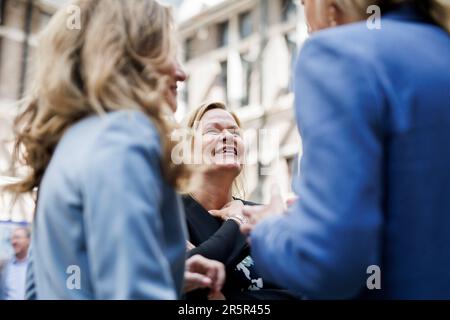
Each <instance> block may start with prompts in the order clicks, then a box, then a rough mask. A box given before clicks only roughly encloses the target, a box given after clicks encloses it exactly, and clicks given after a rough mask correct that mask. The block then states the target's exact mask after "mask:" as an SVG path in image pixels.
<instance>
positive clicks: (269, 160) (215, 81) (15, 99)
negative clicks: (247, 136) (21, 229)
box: [0, 0, 307, 260]
mask: <svg viewBox="0 0 450 320" xmlns="http://www.w3.org/2000/svg"><path fill="white" fill-rule="evenodd" d="M92 1H95V0H92ZM130 1H133V0H130ZM67 2H68V1H66V0H0V10H1V13H0V142H1V144H0V184H5V183H8V182H10V181H13V180H14V178H15V177H11V176H9V175H8V173H7V169H8V166H9V162H10V160H11V147H12V144H11V140H12V139H13V133H12V129H11V126H12V121H13V119H14V116H15V115H16V114H17V111H18V108H19V101H20V99H21V98H22V97H23V96H24V94H25V93H26V90H27V89H28V88H29V84H30V79H31V76H32V72H33V63H34V62H35V61H34V51H35V48H36V45H37V44H38V35H39V32H40V31H41V30H42V29H43V27H45V25H46V24H47V23H48V22H49V20H50V18H51V16H52V15H53V14H54V12H55V11H56V10H57V9H58V8H60V7H61V6H63V5H64V4H65V3H67ZM161 2H163V3H166V4H168V5H171V6H173V7H174V15H175V17H176V23H177V26H178V37H179V43H180V50H179V59H180V61H181V62H182V64H183V66H184V67H185V70H186V72H187V74H188V80H187V81H186V82H185V83H184V84H183V85H182V86H181V87H180V92H179V108H178V111H177V114H176V117H177V119H182V118H183V117H184V116H185V115H186V114H187V113H188V112H189V110H190V109H192V108H194V107H196V106H198V105H200V104H201V103H203V102H206V101H222V102H225V103H226V104H227V105H228V106H229V107H230V108H231V109H233V110H234V111H235V112H236V113H237V115H238V116H239V117H240V118H241V120H242V122H243V126H244V129H252V130H253V131H254V132H256V133H259V134H255V137H254V139H253V140H251V141H249V144H248V148H249V152H250V154H252V156H253V157H254V159H256V160H257V161H256V162H255V163H254V164H252V165H248V166H247V167H246V170H245V181H246V186H245V187H246V188H245V189H246V198H247V199H249V200H252V201H256V202H265V201H267V198H268V196H269V190H270V186H271V185H272V184H273V183H278V184H279V186H280V187H281V190H282V192H283V195H284V196H285V197H290V196H292V195H293V191H292V190H291V183H290V181H291V178H292V175H293V174H298V173H299V172H298V161H299V159H300V157H301V140H300V137H299V135H298V132H297V129H296V124H295V117H294V112H293V103H294V96H293V93H292V79H293V77H292V71H293V69H294V64H295V61H296V57H297V52H298V50H299V49H300V47H301V45H302V43H303V42H304V40H305V39H306V38H307V30H306V25H305V21H304V13H303V8H302V6H301V5H300V3H299V1H297V0H173V1H169V0H166V1H161ZM11 200H12V199H11V195H8V194H5V193H4V192H3V193H2V194H1V195H0V235H1V236H0V260H1V259H2V256H1V254H2V253H3V254H4V255H7V254H8V253H7V251H8V250H7V249H6V248H7V247H8V248H9V244H8V242H7V239H8V235H9V230H10V229H11V228H12V227H14V226H15V225H16V224H18V223H22V224H23V223H25V224H26V223H30V222H31V221H32V213H33V201H32V196H31V195H30V196H24V197H22V198H20V199H19V200H18V201H16V202H15V203H14V205H12V201H11ZM2 230H3V231H4V232H2Z"/></svg>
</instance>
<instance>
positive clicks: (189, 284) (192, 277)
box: [184, 271, 212, 292]
mask: <svg viewBox="0 0 450 320" xmlns="http://www.w3.org/2000/svg"><path fill="white" fill-rule="evenodd" d="M211 285H212V281H211V279H210V278H208V277H207V276H204V275H201V274H199V273H193V272H189V271H186V272H185V273H184V292H189V291H192V290H196V289H200V288H208V287H211Z"/></svg>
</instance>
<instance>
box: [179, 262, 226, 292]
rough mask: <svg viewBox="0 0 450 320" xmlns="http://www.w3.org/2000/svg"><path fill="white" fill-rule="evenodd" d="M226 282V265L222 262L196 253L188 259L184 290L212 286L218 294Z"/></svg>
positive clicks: (212, 290) (213, 290) (212, 289)
mask: <svg viewBox="0 0 450 320" xmlns="http://www.w3.org/2000/svg"><path fill="white" fill-rule="evenodd" d="M224 282H225V267H224V265H223V264H222V263H220V262H218V261H215V260H210V259H206V258H204V257H202V256H200V255H195V256H192V257H190V258H189V259H187V260H186V270H185V273H184V292H189V291H192V290H195V289H200V288H211V295H212V296H216V295H218V294H219V293H220V290H222V286H223V284H224Z"/></svg>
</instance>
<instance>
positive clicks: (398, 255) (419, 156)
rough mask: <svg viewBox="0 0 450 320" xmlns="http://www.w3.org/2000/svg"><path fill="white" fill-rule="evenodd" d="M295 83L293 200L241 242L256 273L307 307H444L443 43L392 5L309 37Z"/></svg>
mask: <svg viewBox="0 0 450 320" xmlns="http://www.w3.org/2000/svg"><path fill="white" fill-rule="evenodd" d="M295 77H296V83H295V94H296V116H297V122H298V125H299V128H300V133H301V136H302V139H303V148H304V149H303V151H304V152H303V158H302V161H301V172H300V177H298V178H296V180H295V182H294V183H295V185H296V187H297V189H298V190H299V192H300V194H299V196H300V200H299V201H298V202H297V203H296V204H295V205H294V206H293V207H292V208H291V209H290V211H289V213H288V214H287V215H286V216H283V217H273V218H269V219H268V220H266V221H263V222H262V223H261V224H260V225H259V226H258V227H257V228H256V229H255V230H254V232H253V233H252V235H251V243H252V255H253V257H254V259H255V264H256V265H257V266H258V267H259V268H260V272H261V273H262V275H263V276H264V277H267V278H269V279H271V280H272V281H276V282H278V283H279V284H280V285H282V286H285V287H287V288H289V289H292V290H296V291H300V292H302V293H304V294H305V295H307V296H309V297H310V298H351V297H377V298H383V299H397V298H400V299H450V36H449V34H448V33H446V32H445V31H444V30H443V29H441V28H439V27H438V26H436V25H434V24H433V23H431V22H430V21H428V20H427V19H425V18H423V17H422V16H421V15H419V14H418V13H417V12H416V11H415V10H414V9H413V8H412V7H410V6H403V7H402V8H400V9H398V10H396V11H394V12H390V13H388V14H386V15H384V16H383V17H382V28H381V30H369V29H368V28H367V27H366V23H365V22H361V23H355V24H350V25H346V26H342V27H338V28H334V29H329V30H325V31H322V32H319V33H317V34H315V35H314V36H312V37H311V38H310V39H309V40H308V41H307V42H306V44H305V46H304V48H303V49H302V51H301V54H300V57H299V61H298V64H297V67H296V74H295ZM372 265H376V266H378V267H379V268H380V273H379V274H380V275H381V277H380V279H381V289H379V290H378V289H373V290H369V289H368V287H367V280H369V282H370V283H373V282H372V279H369V277H370V276H371V275H373V274H374V273H373V271H372V270H371V269H369V270H368V267H369V266H372Z"/></svg>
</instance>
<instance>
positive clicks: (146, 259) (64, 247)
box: [9, 0, 224, 299]
mask: <svg viewBox="0 0 450 320" xmlns="http://www.w3.org/2000/svg"><path fill="white" fill-rule="evenodd" d="M71 5H75V6H78V8H79V9H80V13H81V22H82V25H81V28H80V29H70V28H67V26H66V22H67V20H68V19H69V15H68V13H67V10H66V8H63V9H61V10H60V11H59V12H57V13H56V14H55V16H54V17H53V18H52V19H51V21H50V23H49V24H48V26H47V28H46V29H45V30H44V32H43V34H42V37H41V39H40V43H39V47H38V51H37V57H36V59H37V65H36V73H35V78H34V80H33V82H32V84H33V86H34V87H33V90H32V91H31V93H30V94H29V96H28V98H27V104H26V105H25V106H24V110H23V112H22V114H21V115H20V116H19V117H18V120H17V129H18V132H17V134H18V136H17V145H16V150H17V155H16V156H17V162H18V163H16V164H17V165H18V164H24V165H26V166H27V168H28V172H27V175H26V176H25V177H23V178H22V180H21V181H19V182H18V183H17V184H15V185H12V186H10V187H9V189H10V190H13V191H15V192H17V193H23V192H29V191H32V190H33V189H34V188H37V187H38V188H39V190H38V193H39V194H38V201H37V209H36V214H35V221H34V232H33V240H32V254H31V260H32V263H33V264H32V266H31V267H30V269H29V271H30V272H29V275H30V279H29V281H28V295H29V297H30V295H33V294H34V297H35V298H37V299H176V298H178V297H180V295H181V293H182V291H183V275H184V274H185V275H186V277H187V279H186V281H185V282H184V290H185V291H186V290H191V289H195V288H197V287H210V288H211V290H212V291H213V292H215V291H219V290H220V288H221V285H222V282H223V278H224V274H223V267H222V265H221V264H220V263H217V262H211V261H208V260H206V259H204V258H199V257H195V258H194V259H192V260H190V261H188V262H187V264H186V273H184V271H185V241H186V231H185V223H184V221H183V220H184V218H183V215H182V213H181V212H182V208H181V201H180V199H179V197H178V196H177V194H176V193H175V191H174V188H177V187H178V186H180V185H181V184H182V183H183V181H184V180H185V179H186V178H187V177H188V170H187V169H186V167H184V166H183V165H179V166H177V165H174V164H173V163H172V161H171V159H170V153H171V150H172V142H171V141H170V140H169V138H168V137H169V133H170V132H171V131H172V127H173V122H172V121H171V120H170V119H171V118H172V117H173V112H174V111H175V109H176V95H177V83H178V82H180V81H184V80H185V77H186V76H185V74H184V72H183V70H182V69H181V68H180V66H179V65H178V64H177V63H176V59H175V55H176V52H175V51H176V46H175V43H174V35H173V33H174V30H173V24H172V19H171V13H170V10H169V8H167V7H164V6H162V5H160V4H159V3H158V2H157V1H154V0H133V1H129V0H95V1H84V0H78V1H74V2H73V3H72V4H71Z"/></svg>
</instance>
